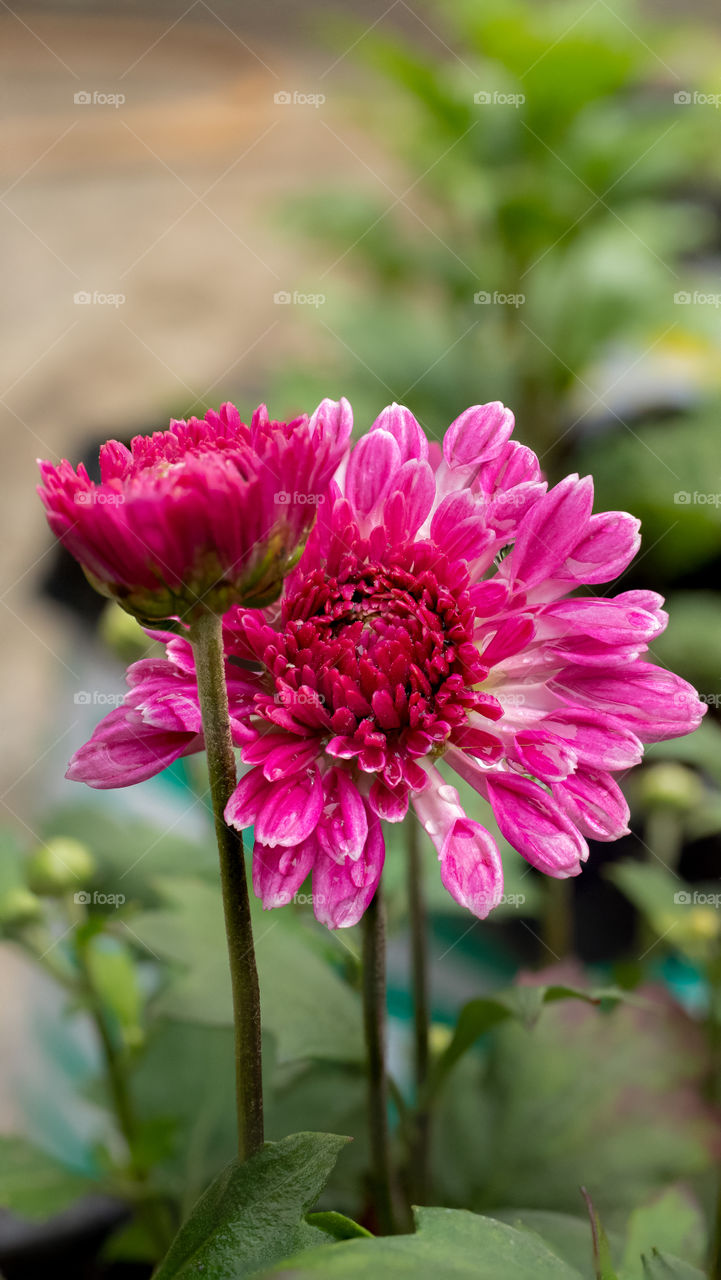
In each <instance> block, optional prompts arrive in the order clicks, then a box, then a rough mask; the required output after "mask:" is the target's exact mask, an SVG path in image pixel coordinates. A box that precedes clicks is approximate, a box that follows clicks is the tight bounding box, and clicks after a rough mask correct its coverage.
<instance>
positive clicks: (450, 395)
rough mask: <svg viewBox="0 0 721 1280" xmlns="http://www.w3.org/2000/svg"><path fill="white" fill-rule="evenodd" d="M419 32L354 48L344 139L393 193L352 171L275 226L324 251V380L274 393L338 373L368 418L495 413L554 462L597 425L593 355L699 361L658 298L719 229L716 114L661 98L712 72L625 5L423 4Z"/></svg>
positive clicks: (463, 0) (429, 419) (370, 36)
mask: <svg viewBox="0 0 721 1280" xmlns="http://www.w3.org/2000/svg"><path fill="white" fill-rule="evenodd" d="M419 17H420V23H419V26H418V31H417V38H416V39H412V38H405V37H400V36H394V35H390V34H388V26H387V24H385V23H384V24H379V25H378V26H377V27H375V28H374V29H373V30H372V31H371V32H367V31H366V32H364V33H363V35H362V38H359V39H358V43H357V45H356V46H355V50H354V56H355V57H356V58H357V60H358V61H362V63H364V64H365V67H366V75H367V80H366V82H365V85H364V88H365V91H366V94H365V101H364V106H363V108H362V109H361V108H358V107H357V106H356V105H354V106H353V108H352V109H353V112H354V120H353V123H354V125H356V126H357V124H358V123H359V117H361V120H362V123H364V124H365V126H366V127H367V129H368V131H369V133H370V135H371V137H372V138H373V139H374V140H377V141H379V142H381V144H382V146H383V148H384V149H386V150H388V151H390V154H391V158H392V159H393V161H394V165H395V167H394V171H393V178H392V180H391V181H390V182H387V181H386V180H385V178H384V177H382V176H380V175H377V176H378V186H379V188H380V191H379V195H378V197H377V198H374V197H373V196H370V195H369V194H368V182H367V172H366V169H365V166H364V171H363V179H364V180H363V184H362V190H359V191H356V192H354V191H353V190H339V189H338V188H337V187H336V188H333V189H331V190H320V191H317V192H315V193H314V194H313V195H312V196H309V197H308V199H307V200H305V201H302V200H301V201H298V200H295V201H294V203H293V207H292V209H291V210H288V212H287V215H286V217H287V220H288V222H289V224H290V226H291V227H293V226H294V227H295V228H300V229H302V230H303V231H304V232H305V233H307V234H308V236H310V237H312V238H313V239H314V240H315V241H316V242H318V244H319V245H320V246H322V250H323V252H322V256H321V255H320V254H319V256H318V262H319V265H321V266H322V267H323V268H324V270H323V274H322V276H321V280H320V282H319V283H318V287H321V285H322V287H323V288H324V290H325V292H326V293H327V295H328V299H329V302H328V304H327V305H326V306H325V308H324V309H323V311H322V313H321V314H320V319H321V321H322V325H323V326H324V327H325V328H326V330H327V331H328V330H329V331H330V335H331V337H330V340H329V343H328V350H327V351H326V352H324V362H323V374H322V377H320V376H316V374H315V373H314V372H312V371H311V372H309V371H308V369H306V370H304V371H303V372H300V371H298V370H293V371H292V373H291V377H290V380H289V381H288V382H287V389H288V393H289V394H293V396H294V398H298V396H302V399H303V400H304V401H305V400H307V401H308V402H310V401H311V400H312V399H313V396H314V394H315V395H317V393H318V392H320V394H327V387H328V382H329V377H328V360H329V359H330V361H331V362H332V361H333V359H335V361H336V372H337V377H338V383H339V388H341V389H342V390H343V392H344V393H346V394H349V396H351V398H354V403H357V405H358V408H359V409H360V410H361V411H362V417H363V419H364V420H365V418H366V416H368V415H370V414H373V416H374V410H375V411H377V408H378V407H379V405H380V404H381V403H385V402H387V401H388V400H389V399H398V400H401V401H407V402H408V403H409V404H410V405H412V407H413V409H414V411H415V412H416V413H417V414H418V416H419V417H420V418H421V420H423V421H424V423H426V424H427V425H428V426H429V427H430V429H431V430H432V431H433V432H434V433H436V434H438V433H439V432H440V430H441V429H442V428H443V427H444V426H445V424H446V423H447V422H449V421H450V420H451V419H452V418H453V417H454V416H455V415H456V414H457V413H458V412H459V411H460V409H461V408H463V407H464V406H465V405H467V404H469V403H477V402H479V401H484V400H492V399H502V400H505V402H506V403H508V404H510V405H511V406H512V407H513V408H514V410H515V412H516V415H517V418H518V421H519V424H520V434H521V436H522V438H523V439H524V440H526V441H527V442H528V443H530V444H532V445H533V446H534V447H535V448H537V449H538V450H539V451H540V452H541V453H543V454H545V453H546V452H547V451H551V453H550V455H549V459H548V461H550V462H551V463H552V462H553V456H552V454H553V451H554V450H557V449H558V448H559V447H560V446H561V445H562V443H563V442H564V437H565V433H566V432H567V431H569V428H571V427H572V425H573V424H574V423H577V422H581V423H583V422H584V421H585V420H586V419H587V418H589V420H590V418H591V417H595V418H596V419H597V418H598V417H599V412H598V410H599V406H600V409H601V416H602V417H606V418H609V417H610V418H611V419H613V418H614V416H615V414H616V412H617V406H616V404H615V402H614V398H613V397H611V398H610V399H609V398H608V397H607V394H606V390H605V388H604V381H607V380H608V379H607V377H605V378H604V373H605V371H603V370H602V369H601V368H600V367H599V366H600V364H601V362H602V361H604V360H605V359H609V358H611V357H612V356H614V357H616V358H617V359H618V358H619V355H620V360H621V364H622V365H623V364H626V365H633V364H635V362H636V361H637V360H638V359H639V358H640V357H642V356H643V354H644V353H645V352H646V351H647V349H649V348H654V350H655V353H656V356H657V357H661V358H663V355H664V352H666V351H668V350H673V349H674V344H675V345H676V346H677V345H678V341H679V336H680V333H681V331H682V330H683V331H684V332H686V331H688V332H690V333H692V334H693V335H694V343H693V344H692V345H693V348H694V351H695V352H696V353H697V354H698V356H699V359H701V358H703V356H704V353H708V364H709V365H710V352H711V341H712V332H713V329H715V331H716V333H717V332H718V324H717V321H716V315H715V313H714V310H713V308H708V307H707V308H704V307H700V308H698V307H695V306H693V305H690V306H687V307H682V306H679V305H677V304H675V303H674V294H675V293H677V292H679V291H681V290H683V289H689V288H691V287H692V282H691V280H690V279H689V278H688V277H690V276H693V283H697V277H698V275H699V270H698V268H697V267H694V268H693V269H692V268H691V265H690V259H689V255H691V254H694V255H696V257H698V256H699V255H700V254H701V253H702V252H704V251H708V250H709V248H710V247H711V246H713V244H714V240H715V236H716V235H717V232H718V222H717V217H716V214H715V211H714V198H715V195H717V189H718V184H717V181H716V179H717V177H718V171H719V166H718V154H717V139H716V128H715V113H714V111H713V109H712V108H711V107H708V106H703V105H694V104H693V103H692V104H689V105H687V106H685V107H684V105H683V104H679V103H677V102H675V101H674V94H675V93H676V92H677V91H678V90H679V88H683V85H682V81H681V76H682V75H683V74H684V73H685V74H687V75H688V76H689V83H691V82H692V81H693V86H694V87H695V86H696V85H698V84H699V82H700V87H703V86H704V84H705V83H706V80H708V82H709V87H711V84H713V83H715V79H716V78H717V72H718V66H719V62H720V61H721V55H720V54H719V50H718V46H716V47H714V43H713V40H712V38H711V37H710V34H709V33H705V40H704V41H703V42H701V41H700V40H699V39H698V37H697V35H695V34H694V32H693V31H692V30H690V29H689V28H676V27H672V26H671V25H669V23H668V22H666V23H664V24H663V25H662V24H660V23H655V22H653V21H652V20H651V19H650V18H648V17H646V16H642V15H641V12H640V10H639V9H637V7H636V6H635V5H634V4H628V3H624V4H623V5H622V6H620V7H619V6H618V5H617V9H616V11H614V7H613V5H609V4H605V3H604V4H602V5H601V4H599V5H591V6H588V5H586V4H585V3H584V0H572V3H561V4H548V5H546V4H544V5H539V4H537V3H534V2H533V0H510V2H509V0H489V2H488V3H484V4H482V5H479V4H477V3H475V0H459V2H458V3H455V4H454V5H452V6H448V5H444V4H443V3H441V2H440V0H436V2H435V3H426V4H424V5H423V6H422V8H421V10H420V14H419ZM421 24H422V25H421ZM429 33H430V36H429ZM349 34H353V35H357V36H358V37H360V29H359V31H358V32H355V31H354V32H352V33H349V32H348V31H347V30H346V31H344V34H343V40H344V43H347V38H348V35H349ZM339 40H340V37H339ZM369 163H370V167H371V169H372V170H373V172H374V173H375V172H376V170H375V167H374V162H373V160H372V158H371V160H370V162H369ZM386 171H387V166H384V167H383V169H382V173H385V172H386ZM699 175H703V177H702V178H700V177H699ZM500 298H505V299H509V298H510V299H513V301H508V300H507V301H505V302H504V301H500V300H499V299H500ZM494 299H495V300H494ZM709 323H711V324H712V326H713V328H712V330H711V331H710V330H709V327H708V326H709ZM332 335H335V336H336V337H337V339H338V341H337V342H333V341H332ZM707 367H708V365H707ZM617 372H618V371H617ZM291 388H293V391H292V392H291ZM592 411H593V412H592ZM619 412H620V411H619ZM566 443H568V442H567V441H566Z"/></svg>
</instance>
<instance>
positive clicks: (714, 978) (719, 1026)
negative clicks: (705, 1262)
mask: <svg viewBox="0 0 721 1280" xmlns="http://www.w3.org/2000/svg"><path fill="white" fill-rule="evenodd" d="M706 977H707V981H708V986H709V1010H708V1017H707V1021H706V1033H707V1037H708V1046H709V1058H710V1078H709V1085H710V1088H709V1093H710V1099H711V1102H712V1103H713V1105H714V1106H716V1107H718V1105H719V1101H721V955H719V954H718V953H716V954H715V955H714V956H713V957H712V958H711V960H710V961H709V963H708V965H707V971H706ZM709 1276H710V1278H711V1280H721V1169H717V1171H716V1200H715V1205H714V1225H713V1239H712V1242H711V1261H710V1270H709Z"/></svg>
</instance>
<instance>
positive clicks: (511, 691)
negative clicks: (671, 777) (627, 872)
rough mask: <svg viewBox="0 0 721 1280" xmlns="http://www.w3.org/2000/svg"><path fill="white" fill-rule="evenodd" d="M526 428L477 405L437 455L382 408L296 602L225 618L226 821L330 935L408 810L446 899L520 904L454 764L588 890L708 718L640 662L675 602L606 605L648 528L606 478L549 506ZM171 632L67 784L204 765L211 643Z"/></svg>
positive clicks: (356, 904) (322, 411)
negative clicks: (651, 776)
mask: <svg viewBox="0 0 721 1280" xmlns="http://www.w3.org/2000/svg"><path fill="white" fill-rule="evenodd" d="M314 420H315V421H316V422H321V421H322V423H323V424H324V430H327V431H328V432H329V433H330V435H331V437H332V439H333V440H334V441H337V440H339V439H343V438H344V437H345V436H346V434H347V431H348V429H349V424H350V406H349V405H348V404H347V402H345V401H340V402H339V403H337V404H336V403H333V402H331V401H324V402H323V404H322V405H321V406H320V407H319V410H317V411H316V415H314ZM512 429H513V416H512V414H511V413H510V412H509V411H508V410H507V409H505V408H504V407H503V406H502V405H501V404H499V403H492V404H486V405H476V406H474V407H472V408H470V409H467V410H466V411H465V412H464V413H462V414H461V415H460V417H459V418H457V419H456V420H455V422H453V423H452V424H451V426H450V427H449V428H448V431H447V432H446V435H445V439H444V441H443V447H442V450H441V449H440V448H439V446H437V445H435V444H429V442H428V440H427V438H426V436H425V434H424V432H423V430H422V429H421V427H420V425H419V424H418V422H417V421H416V419H415V418H414V417H413V415H412V414H411V413H410V412H409V410H408V409H405V408H402V407H400V406H398V405H392V406H391V407H389V408H387V409H385V410H384V411H383V412H382V413H381V415H380V417H379V418H378V419H377V420H376V421H375V422H374V423H373V426H372V428H371V429H370V431H369V432H368V433H367V434H366V435H365V436H364V437H363V438H361V439H360V440H359V442H358V443H357V444H356V445H355V446H354V447H352V448H350V447H349V448H347V449H346V451H345V453H344V455H343V457H342V459H341V461H340V464H339V466H338V468H337V470H336V473H335V476H334V478H333V480H332V481H331V482H330V484H329V485H328V487H327V490H326V492H325V501H324V502H322V503H320V504H319V505H318V508H317V509H318V519H317V521H316V524H315V526H314V527H313V530H312V533H311V534H310V537H309V539H308V542H307V545H306V547H305V551H304V553H303V556H302V558H301V560H300V562H299V563H298V565H297V567H296V568H295V569H294V570H293V572H292V573H290V574H289V576H288V577H286V579H285V582H284V586H283V594H282V597H281V599H280V601H279V602H278V604H277V605H275V606H273V607H272V608H270V609H260V608H251V609H248V608H233V609H231V610H230V611H229V612H228V613H227V614H226V616H225V619H224V635H225V652H226V669H227V676H228V689H229V697H230V707H231V715H232V722H233V734H234V739H235V742H236V745H237V746H238V747H239V748H240V754H241V758H242V760H243V762H244V765H245V766H246V769H245V772H244V773H243V775H242V777H241V779H240V782H239V783H238V786H237V789H236V791H235V793H234V795H233V796H232V798H231V800H230V802H229V804H228V807H227V810H226V819H227V821H228V822H229V823H231V824H232V825H234V826H236V827H238V828H244V827H249V826H253V827H254V828H255V846H254V855H253V880H254V886H255V890H256V893H257V894H258V895H259V896H260V897H261V898H262V900H263V902H264V904H265V906H267V907H276V906H281V905H283V904H284V903H287V902H289V901H290V900H291V899H292V897H293V895H294V894H295V893H296V892H297V891H298V890H299V889H300V886H301V885H302V884H303V882H304V881H305V879H306V877H307V876H308V875H309V874H311V873H312V877H313V884H312V889H313V901H314V908H315V912H316V915H317V916H318V918H319V919H320V920H322V921H323V922H324V923H325V924H327V925H329V926H330V927H332V928H336V927H339V926H344V925H352V924H354V923H355V922H356V921H358V920H359V918H360V917H361V915H362V914H363V912H364V910H365V908H366V906H367V905H368V903H369V901H370V900H371V898H372V896H373V894H374V892H375V889H376V886H377V884H378V881H379V878H380V875H381V871H382V867H383V860H384V853H385V849H384V838H383V831H382V822H383V821H385V822H399V821H401V819H402V818H403V817H404V816H405V815H406V813H407V811H408V807H409V804H411V805H412V806H413V809H414V810H415V814H416V815H417V819H418V820H419V821H420V823H421V824H422V826H423V828H424V830H425V831H426V832H427V833H428V835H429V837H430V838H431V840H432V841H433V843H434V845H435V848H436V850H437V853H438V857H439V860H440V872H441V878H442V881H443V884H444V885H445V886H446V888H447V889H448V890H449V892H450V893H451V894H452V895H453V897H454V898H456V899H457V900H458V901H459V902H460V903H462V904H463V905H465V906H466V907H468V908H469V909H470V910H471V911H472V912H474V913H475V914H476V915H478V916H480V917H484V916H486V915H487V914H488V912H489V911H490V910H491V909H492V908H493V907H494V906H496V905H497V904H498V902H499V900H500V898H501V896H502V892H503V875H502V868H501V860H500V856H499V853H498V849H497V846H496V843H495V841H494V839H493V837H492V836H491V834H490V833H489V832H488V831H487V830H486V829H485V827H483V826H482V825H481V823H479V822H478V821H476V820H475V819H473V818H471V817H469V816H468V815H467V814H466V812H465V811H464V809H463V807H462V806H461V804H460V802H459V798H458V793H457V791H456V789H455V787H453V786H452V785H451V784H450V782H449V781H448V780H447V778H446V777H444V776H443V774H442V773H441V771H440V769H439V764H441V762H442V764H443V766H444V767H445V766H448V767H449V768H450V769H452V770H454V771H455V773H456V774H457V775H458V776H460V777H461V778H462V779H464V780H465V781H466V782H467V783H469V784H470V785H471V787H473V788H474V789H475V790H476V791H477V792H478V793H479V795H480V796H482V797H483V799H484V800H486V801H488V803H489V804H490V806H491V809H492V810H493V814H494V816H495V819H496V822H497V824H498V827H499V829H500V831H501V832H502V834H503V835H504V836H505V838H506V840H508V841H509V843H510V844H511V845H512V846H513V847H514V848H516V849H517V850H518V851H519V852H520V853H521V854H522V855H523V856H524V858H526V859H527V860H528V862H529V863H530V864H531V865H532V866H534V867H536V868H538V869H540V870H541V871H544V872H546V873H547V874H548V875H551V876H555V877H566V876H575V875H577V874H578V873H579V871H580V870H581V866H582V864H583V862H584V860H585V859H586V858H587V856H588V846H587V844H586V838H587V837H591V838H593V839H595V840H614V839H616V838H617V837H618V836H620V835H622V834H624V833H625V832H626V830H627V821H628V808H627V805H626V802H625V799H624V797H623V794H622V792H621V789H620V787H619V785H618V782H617V781H616V778H615V775H617V774H619V773H623V772H624V771H625V770H627V769H629V768H631V767H632V766H633V765H635V764H637V763H638V762H639V761H640V759H641V756H642V753H643V746H644V743H647V742H654V741H657V740H658V739H662V738H671V737H675V736H677V735H681V734H685V733H688V732H689V731H690V730H692V729H694V728H695V727H696V726H697V725H698V724H699V722H700V720H701V717H702V715H703V713H704V710H705V707H704V706H703V704H702V703H701V702H700V701H699V699H698V697H697V695H696V693H695V691H694V690H693V689H692V688H691V687H690V686H689V685H688V684H686V683H685V681H683V680H681V679H680V678H679V677H677V676H675V675H672V674H671V673H669V672H668V671H666V670H663V669H661V668H659V667H657V666H655V665H653V663H650V662H648V661H646V660H645V659H644V656H643V655H644V654H645V653H646V650H647V648H648V645H649V643H650V642H651V641H652V640H653V639H654V637H655V636H657V635H659V633H660V632H661V631H662V630H663V628H664V626H665V625H666V620H667V619H666V615H665V614H664V612H663V610H662V607H661V606H662V603H663V601H662V599H661V597H660V596H658V595H656V594H655V593H654V592H651V591H624V592H621V593H620V594H617V595H615V596H611V597H608V596H606V595H604V594H601V595H593V594H590V593H589V592H587V591H586V590H585V588H586V587H588V586H591V587H595V586H596V585H597V584H600V583H606V582H610V581H611V580H612V579H615V578H616V577H617V576H618V575H619V574H621V573H623V571H624V570H625V569H626V567H627V566H628V564H629V563H630V561H631V560H632V558H633V556H634V555H635V553H636V551H637V550H638V546H639V531H638V530H639V526H638V521H637V520H635V519H634V518H633V517H632V516H630V515H627V514H625V513H622V512H604V513H601V514H596V515H594V514H593V512H592V505H593V484H592V481H591V479H590V478H586V479H579V478H578V476H575V475H572V476H568V477H567V478H566V479H565V480H563V481H561V483H560V484H557V485H556V486H555V487H554V488H552V489H551V490H550V491H547V486H546V483H545V482H544V480H543V479H542V476H541V472H540V467H539V463H538V459H537V458H536V456H535V455H534V454H533V453H532V451H531V450H530V449H528V448H525V447H524V446H523V445H520V444H517V443H515V442H513V441H511V439H510V436H511V433H512ZM123 465H129V464H127V459H124V460H123ZM220 517H222V518H224V519H230V515H229V514H228V511H227V508H224V509H223V510H222V511H219V518H220ZM259 518H260V517H259ZM572 593H573V594H572ZM163 638H164V639H166V640H167V641H168V643H167V650H166V653H167V656H166V658H164V659H163V658H161V659H148V660H145V661H142V662H138V663H136V664H135V666H133V667H131V668H130V671H129V673H128V681H129V684H130V692H129V693H128V695H127V697H126V700H125V704H124V705H123V706H122V707H121V708H119V709H118V710H116V711H113V712H112V713H111V714H110V715H109V716H108V717H107V718H106V719H105V720H104V721H103V722H102V724H101V725H100V726H99V728H98V729H97V730H96V732H95V734H94V735H93V737H92V738H91V740H90V742H88V743H87V744H86V746H84V747H82V748H81V749H80V751H79V752H78V753H77V754H76V756H75V757H74V759H73V761H72V763H71V765H70V769H69V771H68V776H69V777H71V778H76V779H79V780H82V781H84V782H86V783H89V784H90V785H91V786H95V787H117V786H125V785H129V784H130V783H133V782H137V781H139V780H141V779H142V778H147V777H150V776H151V775H152V774H154V773H157V772H158V771H159V770H160V769H162V768H164V767H165V766H166V765H167V764H168V763H170V761H172V760H174V759H176V758H177V757H178V756H181V755H183V754H187V753H189V752H192V751H199V750H202V747H203V742H202V734H201V724H200V712H199V708H198V699H197V691H196V684H195V675H194V665H193V654H192V650H191V647H190V645H189V644H188V642H187V641H185V640H184V639H182V638H178V637H174V636H165V637H163Z"/></svg>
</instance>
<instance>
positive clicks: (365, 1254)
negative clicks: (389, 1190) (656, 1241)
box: [262, 1209, 580, 1280]
mask: <svg viewBox="0 0 721 1280" xmlns="http://www.w3.org/2000/svg"><path fill="white" fill-rule="evenodd" d="M415 1219H416V1234H415V1235H411V1236H385V1237H381V1238H377V1239H376V1238H371V1239H370V1240H347V1241H345V1242H343V1243H341V1244H337V1245H333V1246H332V1247H331V1248H329V1249H313V1250H310V1251H309V1252H307V1253H304V1254H300V1256H298V1257H295V1258H291V1259H289V1260H287V1261H286V1262H284V1263H281V1265H280V1266H275V1267H272V1268H271V1269H270V1270H268V1271H265V1272H263V1273H262V1274H263V1277H265V1278H266V1280H270V1277H276V1278H277V1280H281V1278H287V1280H290V1278H291V1277H293V1280H304V1277H309V1278H310V1277H314V1276H327V1277H329V1280H336V1277H337V1280H356V1278H358V1277H363V1278H366V1277H367V1280H377V1277H379V1276H382V1277H383V1280H395V1278H396V1277H398V1278H400V1277H408V1280H439V1277H442V1278H443V1280H466V1277H467V1278H468V1280H501V1277H503V1280H506V1277H508V1280H510V1278H511V1277H513V1280H580V1275H579V1272H578V1271H577V1270H576V1269H575V1268H574V1267H569V1266H568V1265H567V1264H566V1263H565V1262H562V1261H561V1259H560V1258H559V1257H558V1255H557V1254H555V1253H553V1252H552V1251H551V1250H550V1249H549V1248H547V1246H546V1245H545V1244H544V1243H543V1241H542V1240H539V1239H538V1238H537V1237H535V1236H533V1235H531V1234H529V1233H528V1232H526V1231H516V1230H514V1228H513V1227H508V1226H506V1225H505V1223H502V1222H496V1221H494V1219H492V1218H482V1217H479V1216H478V1215H476V1214H473V1213H468V1212H467V1211H466V1210H462V1209H417V1210H416V1213H415Z"/></svg>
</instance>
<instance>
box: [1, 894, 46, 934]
mask: <svg viewBox="0 0 721 1280" xmlns="http://www.w3.org/2000/svg"><path fill="white" fill-rule="evenodd" d="M42 914H43V908H42V903H41V902H40V899H39V898H37V897H36V896H35V894H34V893H31V892H30V890H29V889H26V888H24V886H23V885H15V886H14V887H13V888H12V889H7V890H6V891H5V893H3V894H1V895H0V928H3V929H6V930H8V931H14V930H16V929H23V928H25V926H26V925H29V924H37V922H38V921H39V920H41V919H42Z"/></svg>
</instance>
